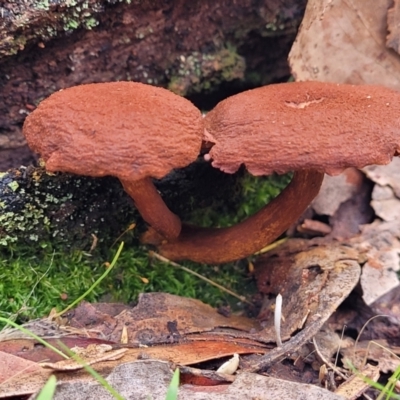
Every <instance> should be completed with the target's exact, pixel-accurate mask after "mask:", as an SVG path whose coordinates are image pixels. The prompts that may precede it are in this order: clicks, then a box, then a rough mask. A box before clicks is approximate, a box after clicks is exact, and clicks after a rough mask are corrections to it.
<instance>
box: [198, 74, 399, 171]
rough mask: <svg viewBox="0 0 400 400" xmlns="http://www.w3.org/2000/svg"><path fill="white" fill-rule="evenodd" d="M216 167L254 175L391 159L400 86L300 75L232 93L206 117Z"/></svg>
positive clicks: (335, 168) (395, 151)
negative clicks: (242, 169)
mask: <svg viewBox="0 0 400 400" xmlns="http://www.w3.org/2000/svg"><path fill="white" fill-rule="evenodd" d="M205 127H206V131H207V132H206V139H207V140H208V141H211V142H214V143H215V144H214V146H213V147H212V148H211V150H210V152H209V154H210V156H211V158H212V160H213V166H214V167H217V168H220V169H221V170H223V171H225V172H229V173H233V172H235V171H237V170H238V168H239V167H240V165H241V164H245V166H246V167H247V169H248V170H249V172H250V173H252V174H254V175H264V174H270V173H272V172H278V173H286V172H289V171H293V170H300V169H316V170H318V171H321V172H327V173H330V174H336V173H339V172H341V170H343V169H344V168H347V167H357V168H362V167H364V166H366V165H369V164H387V163H388V162H390V160H391V159H392V157H393V155H396V154H399V153H400V93H399V92H397V91H394V90H390V89H387V88H384V87H379V86H368V85H363V86H356V85H346V84H335V83H322V82H295V83H283V84H276V85H269V86H264V87H262V88H257V89H253V90H249V91H246V92H243V93H240V94H238V95H235V96H232V97H229V98H227V99H226V100H224V101H222V102H220V103H219V104H218V105H217V106H216V107H215V108H214V109H213V110H212V111H211V112H209V113H208V114H207V115H206V117H205Z"/></svg>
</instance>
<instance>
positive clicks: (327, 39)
mask: <svg viewBox="0 0 400 400" xmlns="http://www.w3.org/2000/svg"><path fill="white" fill-rule="evenodd" d="M391 5H392V0H381V1H376V0H309V1H308V3H307V8H306V12H305V15H304V19H303V22H302V24H301V27H300V31H299V34H298V36H297V38H296V41H295V43H294V45H293V47H292V50H291V52H290V55H289V63H290V66H291V69H292V73H293V75H294V76H295V78H296V80H300V81H306V80H316V81H322V82H338V83H353V84H363V83H367V84H381V85H384V86H388V87H391V88H393V89H398V90H399V89H400V58H399V55H398V54H396V53H395V52H393V50H391V49H388V48H387V47H386V36H387V33H388V32H387V13H388V9H389V7H390V6H391ZM392 15H394V16H395V17H396V18H397V14H392ZM391 26H393V24H392V25H391Z"/></svg>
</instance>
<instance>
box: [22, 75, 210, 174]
mask: <svg viewBox="0 0 400 400" xmlns="http://www.w3.org/2000/svg"><path fill="white" fill-rule="evenodd" d="M203 129H204V125H203V118H202V116H201V113H200V111H199V110H198V109H197V108H196V107H195V106H194V105H193V104H192V103H191V102H190V101H189V100H186V99H185V98H183V97H180V96H178V95H176V94H174V93H172V92H170V91H168V90H166V89H163V88H159V87H154V86H150V85H145V84H142V83H137V82H109V83H93V84H87V85H80V86H75V87H71V88H69V89H65V90H60V91H59V92H56V93H54V94H52V95H51V96H50V97H48V98H47V99H46V100H44V101H42V102H41V103H40V105H39V106H38V108H37V109H36V110H35V111H34V112H32V113H31V114H30V115H29V116H28V117H27V118H26V120H25V123H24V127H23V133H24V135H25V137H26V140H27V142H28V144H29V146H30V148H31V149H32V150H33V151H35V152H37V153H39V154H40V155H41V157H42V158H43V159H44V160H45V161H46V169H47V170H48V171H53V172H54V171H63V172H70V173H74V174H80V175H90V176H105V175H112V176H117V177H119V178H120V179H130V180H139V179H142V178H144V177H146V176H150V177H153V178H162V177H163V176H165V175H166V174H168V173H169V172H170V171H171V170H172V169H174V168H181V167H184V166H186V165H188V164H189V163H191V162H192V161H194V160H195V159H196V157H197V156H198V154H199V151H200V147H201V140H202V135H203Z"/></svg>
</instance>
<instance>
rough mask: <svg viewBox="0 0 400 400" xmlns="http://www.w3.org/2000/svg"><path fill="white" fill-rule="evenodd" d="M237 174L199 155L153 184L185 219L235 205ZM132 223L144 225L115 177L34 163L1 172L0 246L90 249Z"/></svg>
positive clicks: (110, 240)
mask: <svg viewBox="0 0 400 400" xmlns="http://www.w3.org/2000/svg"><path fill="white" fill-rule="evenodd" d="M241 175H242V174H241V173H240V174H236V175H229V174H224V173H222V172H220V171H219V170H217V169H215V168H212V167H211V166H210V164H209V163H205V162H204V161H201V160H199V161H197V162H195V163H193V164H191V165H189V166H188V167H186V168H183V169H178V170H175V171H173V172H172V173H170V174H169V175H167V176H166V177H165V178H164V179H162V180H160V181H156V186H157V187H158V189H159V190H160V192H161V193H162V194H163V196H164V200H165V201H166V203H167V204H168V206H169V207H170V208H171V209H172V210H173V212H175V213H177V214H178V215H179V216H180V217H181V218H183V220H188V219H190V217H191V215H192V214H193V212H194V211H196V212H198V211H199V210H200V209H205V208H207V207H210V208H212V209H214V210H216V209H218V207H224V208H230V209H235V207H236V206H237V205H238V204H239V203H240V200H241V198H242V196H241V190H240V179H238V178H239V177H240V176H241ZM204 218H206V217H204ZM133 223H135V224H137V228H136V229H135V232H136V233H140V232H141V231H143V230H144V229H146V226H145V224H144V222H143V220H142V219H141V217H140V215H139V214H138V212H137V210H136V209H135V207H134V204H133V201H132V199H131V198H130V197H129V196H128V195H127V194H126V193H125V191H124V190H123V188H122V186H121V184H120V182H119V181H118V179H117V178H113V177H105V178H90V177H83V176H77V175H70V174H49V173H47V172H46V171H45V170H44V169H42V168H33V167H28V168H25V167H21V168H19V169H13V170H10V171H8V172H3V173H0V248H1V247H2V246H6V247H10V246H13V245H14V244H15V245H20V244H26V245H28V246H34V247H35V246H46V245H47V244H49V243H51V244H52V245H53V246H56V247H64V248H69V249H75V248H79V249H81V250H82V249H84V250H89V249H90V247H91V244H92V243H93V235H95V236H96V240H97V241H98V243H99V246H100V247H101V246H107V247H109V246H110V245H111V244H112V243H113V242H114V240H115V239H116V238H117V237H119V236H120V234H121V233H123V232H124V231H126V229H127V228H128V227H129V225H131V224H133ZM128 238H129V236H128V237H124V240H127V239H128ZM130 238H131V239H132V235H130ZM136 243H137V242H136Z"/></svg>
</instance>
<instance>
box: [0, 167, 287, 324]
mask: <svg viewBox="0 0 400 400" xmlns="http://www.w3.org/2000/svg"><path fill="white" fill-rule="evenodd" d="M78 181H80V180H78ZM287 181H288V178H287V177H283V178H278V177H275V176H273V177H269V178H255V177H252V176H249V175H245V176H244V178H243V180H242V187H243V191H242V195H241V196H242V202H241V204H240V206H239V208H238V207H234V206H233V203H226V204H230V205H228V206H226V207H225V206H219V207H216V208H215V207H211V206H210V207H209V208H207V209H205V210H203V211H196V212H194V213H192V217H191V221H192V222H195V223H198V224H199V225H203V226H207V225H213V226H225V225H231V224H233V223H236V222H238V221H239V220H241V219H243V218H245V217H246V216H247V215H249V214H252V213H253V212H255V211H256V210H257V209H259V208H261V207H262V206H264V205H265V203H266V202H268V201H269V200H270V199H271V198H272V197H275V196H276V195H277V194H278V193H279V191H280V189H281V188H282V187H283V186H285V184H286V182H287ZM81 183H82V182H81ZM77 184H78V185H79V183H77ZM47 200H48V201H50V204H53V203H54V202H56V201H58V200H60V198H59V197H58V196H54V195H51V196H49V197H48V198H47ZM32 207H33V210H32V211H31V214H30V215H29V216H27V215H25V221H24V220H22V221H21V220H20V218H16V216H15V215H14V218H13V215H8V218H9V220H13V221H14V224H15V226H17V227H18V226H19V224H22V225H21V226H20V228H21V229H24V228H25V227H26V226H27V225H26V224H27V223H28V224H29V223H31V224H34V223H35V221H38V222H36V223H39V222H40V221H39V220H40V219H41V218H43V217H42V214H41V213H39V214H36V213H37V209H36V208H35V205H34V204H33V205H32ZM27 221H29V222H27ZM42 222H43V221H42ZM24 224H25V225H24ZM18 229H19V228H18ZM133 234H134V232H130V233H128V234H126V235H125V236H123V237H122V240H125V241H126V240H128V239H129V237H131V238H132V235H133ZM29 240H30V244H29V243H28V244H26V243H25V244H15V243H13V241H12V240H9V243H8V245H7V246H4V247H3V248H0V310H1V312H0V316H3V317H10V316H13V315H18V318H19V320H20V321H23V320H24V319H25V318H34V317H39V316H43V315H46V314H47V313H49V311H50V310H51V308H53V307H57V308H58V309H59V310H60V309H62V308H64V307H65V306H66V305H68V304H69V303H70V302H72V301H73V300H74V299H76V298H77V297H79V296H80V295H81V294H82V293H84V292H85V291H86V290H87V289H88V287H89V286H90V285H91V284H92V283H93V282H94V281H95V280H96V279H97V278H98V277H99V276H100V275H101V274H102V273H103V272H104V268H105V266H104V261H105V260H108V261H110V260H111V259H112V258H113V254H114V248H115V249H116V246H114V248H113V249H112V250H110V249H108V248H106V249H104V247H103V249H102V251H101V252H100V251H99V252H95V253H93V254H89V253H88V252H85V251H83V250H71V251H65V250H64V249H63V248H62V247H60V246H59V245H57V244H53V243H51V242H45V241H43V240H42V238H41V237H40V236H39V235H35V234H30V237H29ZM128 243H130V244H128V245H126V246H125V248H124V250H123V253H122V255H121V257H120V259H119V260H118V263H117V266H116V268H115V269H114V270H113V271H112V272H111V274H110V275H109V276H108V277H107V279H106V280H105V281H103V282H102V283H101V285H100V286H99V287H97V288H96V289H95V291H94V292H93V293H91V294H90V296H89V297H88V298H87V300H88V301H120V302H124V303H129V302H132V301H135V300H136V299H137V296H138V295H139V294H140V293H143V292H152V291H162V292H168V293H172V294H176V295H180V296H187V297H194V298H198V299H200V300H202V301H204V302H206V303H209V304H211V305H214V306H217V305H221V304H227V303H229V304H231V305H233V306H235V305H236V304H237V300H236V299H235V298H232V297H231V296H228V295H227V294H225V293H224V292H221V291H220V290H219V289H217V288H215V287H213V286H210V285H207V284H204V282H203V281H200V280H199V279H198V278H196V277H194V276H193V275H190V274H188V273H186V272H184V271H182V270H180V269H177V268H174V267H172V266H170V265H165V264H163V263H161V262H159V261H157V260H151V259H150V258H149V256H148V249H147V248H145V247H143V246H140V245H139V244H138V242H137V240H135V239H134V240H132V239H130V240H128ZM78 244H80V242H79V243H78ZM99 245H100V244H99ZM81 248H82V247H81ZM183 265H185V266H187V267H189V268H191V269H193V270H195V271H197V272H199V273H200V274H203V275H205V276H206V277H208V278H210V279H212V280H214V281H216V282H217V283H219V284H221V285H223V286H225V287H227V288H228V289H231V290H233V291H235V292H237V293H238V294H241V295H243V294H246V293H248V292H254V290H255V287H254V282H253V280H252V278H251V277H249V276H248V274H247V269H246V263H243V262H240V261H239V262H235V263H230V264H226V265H221V266H205V265H199V264H195V263H191V262H185V263H183ZM64 295H67V297H68V299H67V300H63V299H62V298H64V297H65V296H64Z"/></svg>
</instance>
